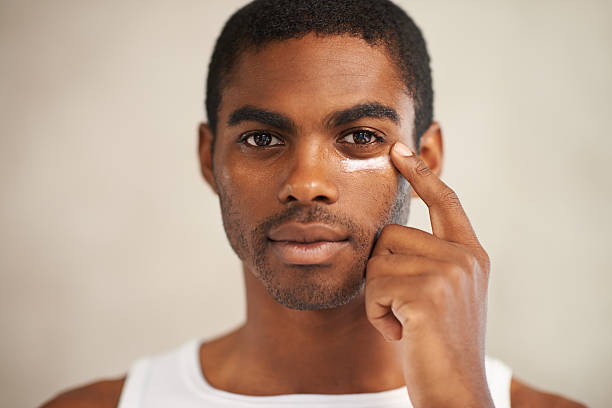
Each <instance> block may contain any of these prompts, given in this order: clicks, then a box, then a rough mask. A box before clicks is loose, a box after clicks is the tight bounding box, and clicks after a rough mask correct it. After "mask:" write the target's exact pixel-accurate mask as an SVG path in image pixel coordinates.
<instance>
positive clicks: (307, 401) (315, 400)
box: [118, 339, 512, 408]
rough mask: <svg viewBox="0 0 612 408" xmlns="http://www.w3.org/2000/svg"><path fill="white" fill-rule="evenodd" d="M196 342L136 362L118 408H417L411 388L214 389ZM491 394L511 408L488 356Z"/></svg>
mask: <svg viewBox="0 0 612 408" xmlns="http://www.w3.org/2000/svg"><path fill="white" fill-rule="evenodd" d="M201 343H202V340H200V339H198V340H192V341H190V342H188V343H186V344H184V345H182V346H180V347H179V348H177V349H175V350H172V351H170V352H167V353H164V354H160V355H157V356H152V357H147V358H142V359H140V360H138V361H136V362H135V363H134V364H133V365H132V367H131V368H130V371H129V373H128V377H127V380H126V382H125V385H124V387H123V391H122V393H121V399H120V401H119V406H118V408H168V407H173V408H202V407H206V408H226V407H235V408H249V407H274V408H291V407H302V408H306V407H313V408H314V407H317V408H332V407H333V408H349V407H350V408H366V407H367V408H412V404H411V402H410V398H409V397H408V393H407V391H406V388H405V387H400V388H396V389H393V390H388V391H381V392H374V393H361V394H288V395H274V396H252V395H242V394H234V393H231V392H227V391H223V390H219V389H216V388H213V387H212V386H211V385H210V384H209V383H208V382H207V381H206V379H205V378H204V375H203V374H202V370H201V368H200V361H199V355H198V353H199V346H200V344H201ZM485 369H486V374H487V382H488V384H489V390H490V391H491V396H492V397H493V401H494V403H495V407H496V408H510V380H511V378H512V371H511V370H510V368H509V367H508V366H507V365H506V364H504V363H503V362H502V361H500V360H497V359H495V358H492V357H489V356H485Z"/></svg>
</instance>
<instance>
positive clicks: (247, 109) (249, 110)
mask: <svg viewBox="0 0 612 408" xmlns="http://www.w3.org/2000/svg"><path fill="white" fill-rule="evenodd" d="M362 118H374V119H388V120H390V121H392V122H393V123H395V124H396V125H399V124H400V117H399V115H398V113H397V111H396V110H395V109H393V108H391V107H389V106H386V105H383V104H381V103H379V102H367V103H362V104H359V105H355V106H352V107H350V108H348V109H343V110H340V111H336V112H332V113H331V114H330V115H328V116H327V118H326V119H325V121H324V123H325V125H326V126H327V127H330V128H333V127H338V126H342V125H345V124H347V123H350V122H354V121H356V120H358V119H362ZM246 121H253V122H259V123H263V124H265V125H268V126H273V127H275V128H277V129H280V130H284V131H291V130H295V129H296V127H297V126H296V125H295V122H294V121H293V120H291V118H289V117H287V116H285V115H283V114H282V113H278V112H271V111H267V110H265V109H261V108H257V107H255V106H252V105H245V106H243V107H241V108H238V109H236V110H235V111H233V112H232V113H231V114H230V116H229V119H228V120H227V125H228V126H236V125H238V124H240V123H241V122H246Z"/></svg>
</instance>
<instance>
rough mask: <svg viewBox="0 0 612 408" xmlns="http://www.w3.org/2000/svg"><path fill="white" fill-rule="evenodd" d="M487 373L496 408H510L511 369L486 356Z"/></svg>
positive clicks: (501, 362)
mask: <svg viewBox="0 0 612 408" xmlns="http://www.w3.org/2000/svg"><path fill="white" fill-rule="evenodd" d="M485 371H486V374H487V383H488V385H489V391H490V392H491V398H493V402H494V403H495V408H510V382H511V381H512V370H511V369H510V367H509V366H508V365H506V364H505V363H504V362H503V361H501V360H498V359H496V358H493V357H489V356H487V355H485Z"/></svg>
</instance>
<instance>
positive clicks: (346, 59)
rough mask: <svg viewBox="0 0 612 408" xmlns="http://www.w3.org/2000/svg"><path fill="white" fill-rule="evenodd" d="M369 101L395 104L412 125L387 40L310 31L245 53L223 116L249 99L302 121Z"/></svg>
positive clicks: (226, 93)
mask: <svg viewBox="0 0 612 408" xmlns="http://www.w3.org/2000/svg"><path fill="white" fill-rule="evenodd" d="M366 101H377V102H380V103H383V104H385V105H387V106H390V107H393V108H394V109H396V110H397V112H398V114H399V115H400V119H401V122H403V123H405V124H410V126H412V122H413V121H412V118H413V115H414V111H413V105H412V101H411V99H410V97H409V96H408V94H407V92H406V89H405V86H404V84H403V81H402V80H401V75H400V72H399V70H398V68H397V66H396V65H395V63H394V62H393V61H392V60H391V58H390V57H389V56H388V54H387V51H386V49H385V48H384V47H383V46H372V45H370V44H368V43H367V42H366V41H364V40H362V39H360V38H356V37H351V36H340V35H332V36H323V37H321V36H317V35H315V34H312V33H309V34H307V35H306V36H304V37H302V38H299V39H289V40H284V41H275V42H272V43H269V44H267V45H265V46H264V47H263V48H262V49H261V50H258V51H255V50H247V51H245V52H244V53H243V54H241V56H240V58H239V61H238V62H237V64H236V66H235V68H234V69H233V70H232V73H231V75H230V77H229V81H228V84H227V86H226V87H225V89H224V91H223V96H222V102H221V106H220V109H219V119H220V121H221V122H222V123H224V122H226V121H227V117H228V115H229V112H231V111H233V110H234V109H237V108H239V107H241V106H243V105H247V104H248V105H254V106H257V107H262V108H269V109H272V110H275V111H280V112H283V113H285V114H287V115H289V116H291V117H293V118H294V119H295V120H296V122H297V123H298V124H300V122H303V123H306V122H308V120H309V119H312V120H313V121H316V120H319V119H320V118H321V117H323V116H325V115H326V114H327V113H329V112H330V111H332V110H336V109H338V108H339V107H346V106H352V105H355V104H356V103H361V102H366Z"/></svg>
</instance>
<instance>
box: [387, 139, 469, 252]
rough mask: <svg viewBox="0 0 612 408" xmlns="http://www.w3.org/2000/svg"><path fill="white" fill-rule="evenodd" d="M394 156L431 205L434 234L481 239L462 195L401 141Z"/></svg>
mask: <svg viewBox="0 0 612 408" xmlns="http://www.w3.org/2000/svg"><path fill="white" fill-rule="evenodd" d="M391 160H392V161H393V164H394V165H395V167H397V169H398V170H399V172H400V174H401V175H402V176H404V178H405V179H406V180H407V181H408V182H409V183H410V185H411V186H412V188H413V189H414V191H415V192H416V193H417V194H418V195H419V197H421V199H422V200H423V202H424V203H425V204H426V205H427V207H428V208H429V219H430V221H431V228H432V232H433V235H435V236H437V237H439V238H441V239H444V240H446V241H452V242H456V243H460V244H468V245H471V244H474V243H478V238H477V237H476V233H475V232H474V229H473V228H472V224H471V223H470V220H469V219H468V216H467V214H466V213H465V211H464V210H463V207H462V205H461V202H460V201H459V197H457V194H456V193H455V191H453V189H451V188H450V187H449V186H447V185H446V184H445V183H444V182H443V181H442V180H440V178H439V177H438V176H437V175H436V174H435V173H433V172H432V171H431V169H430V168H429V167H428V166H427V164H426V163H425V162H424V161H423V159H422V158H420V157H419V156H417V155H415V154H414V153H413V152H412V151H411V150H410V149H409V148H408V146H406V145H405V144H403V143H401V142H397V143H395V144H394V145H393V148H392V149H391Z"/></svg>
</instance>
